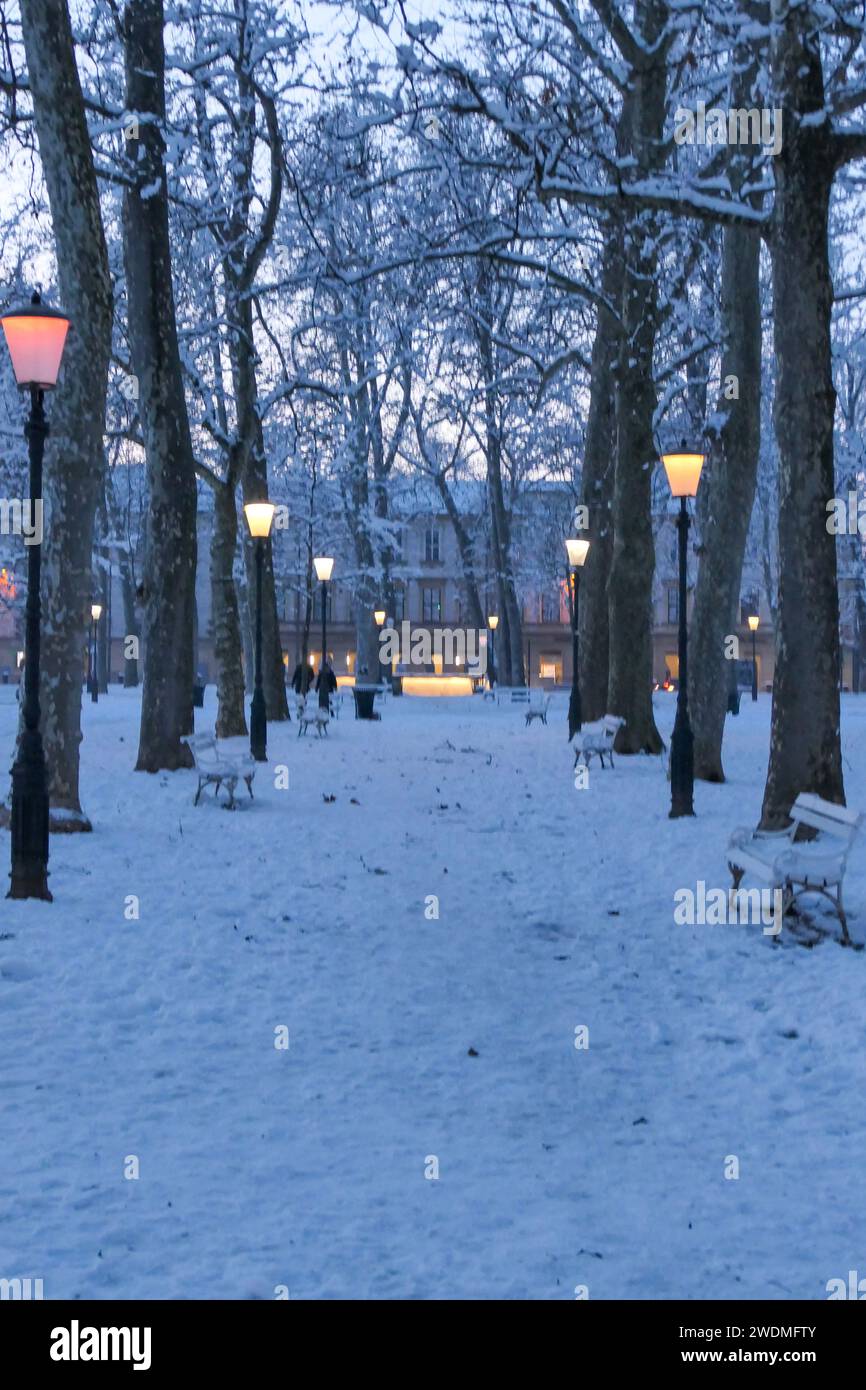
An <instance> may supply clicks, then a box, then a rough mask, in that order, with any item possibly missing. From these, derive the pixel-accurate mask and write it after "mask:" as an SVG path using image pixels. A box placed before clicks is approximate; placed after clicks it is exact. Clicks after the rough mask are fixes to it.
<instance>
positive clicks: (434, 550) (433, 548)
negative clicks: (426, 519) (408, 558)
mask: <svg viewBox="0 0 866 1390" xmlns="http://www.w3.org/2000/svg"><path fill="white" fill-rule="evenodd" d="M440 558H441V557H440V554H439V527H438V526H428V527H427V529H426V531H425V532H424V559H425V560H439V559H440Z"/></svg>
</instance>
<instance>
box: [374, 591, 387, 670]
mask: <svg viewBox="0 0 866 1390" xmlns="http://www.w3.org/2000/svg"><path fill="white" fill-rule="evenodd" d="M387 616H388V614H387V613H386V612H385V609H384V608H377V609H376V611H375V612H374V614H373V622H374V623H375V624H376V626H377V628H378V629H379V637H380V639H381V635H382V628H383V627H384V626H385V619H386V618H387ZM377 659H378V662H379V684H380V685H383V684H384V676H383V675H382V671H383V669H384V666H383V662H382V643H381V640H380V642H379V651H378V656H377Z"/></svg>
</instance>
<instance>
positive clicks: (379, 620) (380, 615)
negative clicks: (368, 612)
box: [373, 608, 385, 627]
mask: <svg viewBox="0 0 866 1390" xmlns="http://www.w3.org/2000/svg"><path fill="white" fill-rule="evenodd" d="M373 621H374V622H375V624H376V626H377V627H382V625H383V623H384V622H385V610H384V608H377V609H376V611H375V613H374V614H373Z"/></svg>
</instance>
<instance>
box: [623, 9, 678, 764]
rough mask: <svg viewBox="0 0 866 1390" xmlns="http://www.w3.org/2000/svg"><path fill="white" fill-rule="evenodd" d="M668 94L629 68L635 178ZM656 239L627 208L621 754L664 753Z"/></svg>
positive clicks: (645, 64) (658, 140)
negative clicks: (659, 688) (658, 670)
mask: <svg viewBox="0 0 866 1390" xmlns="http://www.w3.org/2000/svg"><path fill="white" fill-rule="evenodd" d="M667 15H668V11H667V5H665V4H663V3H661V2H660V0H638V3H637V4H636V5H635V16H636V19H637V20H638V23H639V29H640V36H641V42H642V46H644V47H645V48H646V50H647V52H649V51H650V50H652V48H653V46H654V45H655V44H656V43H657V42H658V40H659V37H660V35H661V33H662V31H663V29H664V26H665V23H666V21H667ZM665 100H666V68H665V64H664V63H663V62H661V61H659V60H658V59H655V58H650V57H644V58H642V59H641V61H640V63H639V65H638V66H637V67H635V68H633V70H632V73H631V79H630V87H629V92H628V94H627V96H626V97H625V105H624V112H623V117H622V119H621V136H622V138H623V140H624V144H625V147H626V151H625V152H627V154H628V155H629V156H630V157H632V158H634V160H635V162H636V168H635V171H634V172H635V174H636V175H637V176H638V177H639V176H640V175H646V176H648V177H651V176H652V175H653V173H655V172H656V171H657V169H658V167H659V164H660V161H661V159H662V157H663V151H664V121H665ZM657 235H658V219H657V217H656V215H655V214H654V213H653V212H651V211H649V210H646V211H638V212H633V213H631V214H630V216H629V217H628V220H627V221H626V223H625V227H624V234H623V299H622V310H621V317H622V338H621V340H620V350H619V353H618V358H617V363H616V369H615V383H616V398H615V400H616V404H615V416H616V435H617V444H616V464H615V469H614V483H613V524H614V539H613V553H612V557H611V566H610V577H609V579H608V606H609V619H610V648H609V649H610V671H609V680H608V709H609V711H610V713H611V714H618V715H621V716H622V718H623V719H625V721H626V722H625V725H624V726H623V727H622V728H621V729H620V731H619V734H618V735H617V739H616V748H617V750H618V751H619V752H621V753H640V752H647V753H658V752H660V751H661V749H662V740H661V736H660V735H659V732H658V729H657V728H656V723H655V716H654V714H653V705H652V673H653V662H652V585H653V574H654V571H655V543H654V538H653V530H652V476H653V468H654V466H655V463H656V461H657V454H656V449H655V442H654V438H653V420H654V415H655V407H656V390H655V383H654V380H653V354H654V349H655V337H656V328H657V318H658V288H657V282H658V253H657V243H656V238H657Z"/></svg>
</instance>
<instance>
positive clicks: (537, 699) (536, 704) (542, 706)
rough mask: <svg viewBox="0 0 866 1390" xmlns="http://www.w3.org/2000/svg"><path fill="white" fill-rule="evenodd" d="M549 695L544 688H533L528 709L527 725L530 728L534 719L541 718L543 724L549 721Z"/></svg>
mask: <svg viewBox="0 0 866 1390" xmlns="http://www.w3.org/2000/svg"><path fill="white" fill-rule="evenodd" d="M550 699H551V697H550V696H549V695H545V693H544V691H543V690H533V691H532V693H531V695H530V697H529V709H528V710H527V711H526V727H527V729H528V728H529V726H530V724H531V723H532V721H533V719H540V720H541V722H542V724H546V723H547V711H548V710H549V709H550Z"/></svg>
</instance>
